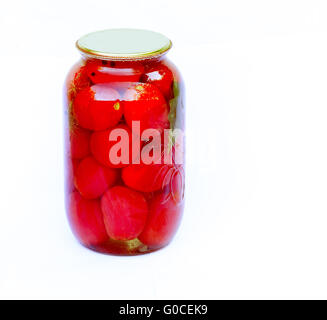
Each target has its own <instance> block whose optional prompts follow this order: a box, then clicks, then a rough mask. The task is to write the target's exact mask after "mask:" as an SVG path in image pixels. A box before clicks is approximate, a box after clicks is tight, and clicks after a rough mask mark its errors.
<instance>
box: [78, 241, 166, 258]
mask: <svg viewBox="0 0 327 320" xmlns="http://www.w3.org/2000/svg"><path fill="white" fill-rule="evenodd" d="M80 244H81V245H82V246H83V247H85V248H87V249H90V250H92V251H95V252H97V253H101V254H106V255H113V256H137V255H144V254H148V253H152V252H155V251H158V250H160V249H163V248H164V247H166V246H167V245H168V244H165V245H163V246H160V247H155V248H151V247H148V246H146V245H144V244H143V243H141V242H140V241H139V240H138V239H134V240H129V241H118V240H111V239H110V240H108V241H106V242H103V243H100V244H96V245H88V244H85V243H82V242H80Z"/></svg>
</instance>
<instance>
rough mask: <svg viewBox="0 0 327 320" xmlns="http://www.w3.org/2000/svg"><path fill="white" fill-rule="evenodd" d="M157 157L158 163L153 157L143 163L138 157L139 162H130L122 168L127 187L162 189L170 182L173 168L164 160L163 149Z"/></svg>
mask: <svg viewBox="0 0 327 320" xmlns="http://www.w3.org/2000/svg"><path fill="white" fill-rule="evenodd" d="M146 147H147V145H145V146H144V147H143V150H144V148H146ZM161 150H163V146H161ZM159 151H160V149H159ZM159 157H160V162H159V163H158V161H156V159H154V162H153V163H150V164H145V163H144V162H143V161H142V160H143V159H140V164H130V165H129V166H128V167H126V168H124V169H123V170H122V179H123V181H124V183H125V184H126V185H127V186H128V187H130V188H132V189H135V190H138V191H142V192H152V191H157V190H163V189H164V187H165V186H166V185H167V184H168V183H170V181H171V179H172V176H173V175H174V172H175V168H174V165H173V164H169V163H168V164H166V163H165V162H164V152H163V151H162V152H160V153H159Z"/></svg>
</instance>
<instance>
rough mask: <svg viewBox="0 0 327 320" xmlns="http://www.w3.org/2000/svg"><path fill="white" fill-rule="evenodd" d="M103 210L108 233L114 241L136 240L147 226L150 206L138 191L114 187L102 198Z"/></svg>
mask: <svg viewBox="0 0 327 320" xmlns="http://www.w3.org/2000/svg"><path fill="white" fill-rule="evenodd" d="M101 208H102V212H103V216H104V224H105V227H106V230H107V233H108V235H109V236H110V238H112V239H114V240H131V239H135V238H137V236H138V235H139V234H140V233H141V232H142V230H143V228H144V226H145V223H146V218H147V215H148V204H147V202H146V200H145V198H144V196H143V195H142V194H141V193H139V192H137V191H134V190H131V189H129V188H126V187H121V186H116V187H113V188H111V189H109V190H108V191H107V192H106V193H105V194H104V195H103V196H102V198H101Z"/></svg>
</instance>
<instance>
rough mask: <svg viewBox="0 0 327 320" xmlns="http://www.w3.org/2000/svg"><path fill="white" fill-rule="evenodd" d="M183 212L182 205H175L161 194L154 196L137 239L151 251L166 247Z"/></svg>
mask: <svg viewBox="0 0 327 320" xmlns="http://www.w3.org/2000/svg"><path fill="white" fill-rule="evenodd" d="M182 212H183V205H182V204H181V205H177V204H176V202H175V201H174V200H173V198H172V197H170V198H168V199H167V198H166V196H165V195H164V194H162V193H160V194H157V195H156V196H154V198H153V199H152V201H151V203H150V207H149V215H148V219H147V222H146V225H145V228H144V230H143V231H142V233H141V234H140V235H139V237H138V239H139V240H140V241H141V242H142V243H144V244H145V245H148V246H149V247H151V248H152V249H155V248H160V247H162V246H165V245H167V244H168V243H169V242H170V240H171V239H172V237H173V236H174V234H175V232H176V230H177V228H178V226H179V223H180V220H181V217H182Z"/></svg>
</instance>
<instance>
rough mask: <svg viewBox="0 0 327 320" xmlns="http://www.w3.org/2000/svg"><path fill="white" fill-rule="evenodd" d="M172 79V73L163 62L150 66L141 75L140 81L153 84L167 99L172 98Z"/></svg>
mask: <svg viewBox="0 0 327 320" xmlns="http://www.w3.org/2000/svg"><path fill="white" fill-rule="evenodd" d="M173 80H174V76H173V73H172V72H171V70H170V69H169V68H168V67H167V66H165V65H163V64H159V65H155V66H152V67H150V68H149V69H147V70H146V73H145V74H143V75H142V77H141V81H142V82H146V83H150V84H154V85H155V86H156V87H157V88H158V89H159V90H160V91H161V92H162V94H163V95H164V97H165V98H166V99H168V100H169V99H171V98H172V85H173Z"/></svg>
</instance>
